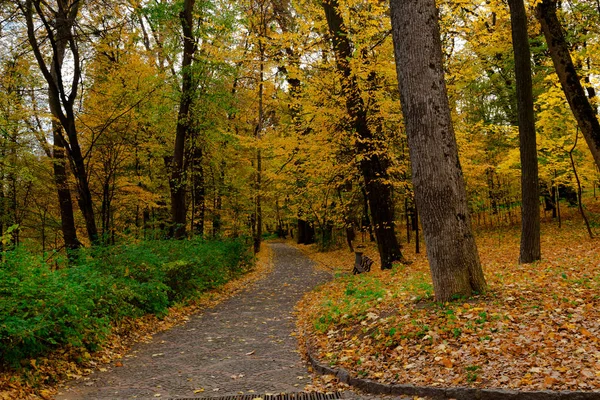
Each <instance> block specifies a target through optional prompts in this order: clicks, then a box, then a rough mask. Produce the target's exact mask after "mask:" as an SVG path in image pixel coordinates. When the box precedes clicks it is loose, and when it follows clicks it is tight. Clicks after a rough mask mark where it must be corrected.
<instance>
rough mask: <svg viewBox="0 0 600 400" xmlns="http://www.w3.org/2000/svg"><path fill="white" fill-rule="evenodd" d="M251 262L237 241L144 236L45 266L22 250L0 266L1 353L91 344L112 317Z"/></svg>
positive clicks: (6, 356)
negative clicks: (61, 265)
mask: <svg viewBox="0 0 600 400" xmlns="http://www.w3.org/2000/svg"><path fill="white" fill-rule="evenodd" d="M251 261H252V258H251V255H250V253H249V252H248V248H247V246H246V245H245V244H244V241H242V240H228V241H218V242H217V241H213V242H209V241H201V240H190V241H146V242H142V243H139V244H132V245H124V246H114V247H106V248H96V249H93V250H90V251H89V252H88V253H87V254H81V257H80V258H79V263H78V265H76V266H73V267H71V268H65V269H60V270H52V268H51V267H50V266H49V265H48V264H47V263H46V262H45V261H44V259H43V258H41V257H38V256H33V255H32V254H31V253H28V252H26V251H23V250H15V251H11V252H7V253H6V260H5V262H4V263H3V264H1V265H0V359H1V360H2V362H4V363H6V364H13V365H17V364H18V362H19V361H20V360H22V359H24V358H31V357H35V356H37V355H40V354H43V353H44V352H47V351H49V350H51V349H53V348H56V347H57V346H62V345H71V346H75V347H85V348H87V349H89V350H94V349H96V348H97V347H98V346H99V345H100V344H101V343H102V341H103V339H104V338H105V337H106V336H107V335H108V333H109V332H110V327H111V324H112V323H115V322H117V321H119V320H120V319H122V318H124V317H139V316H142V315H144V314H147V313H151V314H155V315H158V316H162V315H164V314H165V313H166V312H167V309H168V307H169V306H171V305H172V304H174V302H178V301H184V300H186V299H190V298H192V297H194V296H196V295H198V294H199V293H201V292H203V291H205V290H208V289H211V288H215V287H217V286H219V285H222V284H224V283H225V282H227V281H228V280H229V279H231V278H232V277H235V276H236V275H238V274H240V273H242V272H243V271H244V269H245V267H246V266H248V265H249V264H250V263H251Z"/></svg>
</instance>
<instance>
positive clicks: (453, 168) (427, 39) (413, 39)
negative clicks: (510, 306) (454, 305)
mask: <svg viewBox="0 0 600 400" xmlns="http://www.w3.org/2000/svg"><path fill="white" fill-rule="evenodd" d="M390 3H391V18H392V33H393V39H394V50H395V54H396V70H397V73H398V81H399V87H400V100H401V103H402V111H403V114H404V121H405V124H406V133H407V137H408V145H409V150H410V159H411V163H412V171H413V185H414V188H415V196H416V203H417V204H418V205H419V210H420V213H421V223H422V227H423V234H424V237H425V242H426V244H427V256H428V259H429V264H430V268H431V274H432V278H433V286H434V291H435V297H436V299H437V300H439V301H447V300H451V299H453V298H455V297H456V296H470V295H472V294H473V292H483V291H484V290H485V289H486V283H485V278H484V276H483V271H482V269H481V264H480V261H479V255H478V253H477V246H476V244H475V239H474V237H473V234H472V232H471V219H470V216H469V209H468V205H467V196H466V190H465V183H464V179H463V175H462V170H461V167H460V163H459V159H458V151H457V145H456V138H455V136H454V129H453V127H452V122H451V118H450V107H449V104H448V96H447V93H446V84H445V82H444V70H443V64H442V50H441V40H440V31H439V24H438V13H437V9H436V5H435V0H391V1H390Z"/></svg>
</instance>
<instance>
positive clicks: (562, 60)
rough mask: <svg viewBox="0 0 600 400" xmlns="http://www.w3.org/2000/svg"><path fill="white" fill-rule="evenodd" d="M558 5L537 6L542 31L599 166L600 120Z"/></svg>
mask: <svg viewBox="0 0 600 400" xmlns="http://www.w3.org/2000/svg"><path fill="white" fill-rule="evenodd" d="M556 7H557V2H556V1H555V0H543V1H542V2H540V3H538V5H537V8H536V14H537V18H538V19H539V21H540V23H541V25H542V32H543V33H544V37H545V38H546V42H547V43H548V51H549V53H550V56H551V57H552V62H553V63H554V68H555V70H556V74H557V75H558V79H559V80H560V84H561V86H562V89H563V91H564V93H565V96H566V97H567V101H568V102H569V106H570V107H571V111H572V112H573V116H574V117H575V119H576V120H577V125H578V126H579V129H581V132H582V133H583V137H584V138H585V141H586V142H587V145H588V147H589V149H590V151H591V152H592V156H593V157H594V161H595V162H596V165H597V166H598V167H600V123H599V122H598V118H597V116H596V113H595V111H594V108H593V107H592V105H591V104H590V102H589V100H588V98H587V97H586V93H585V91H584V89H583V86H581V81H580V80H579V76H578V74H577V71H576V70H575V65H574V64H573V60H572V58H571V54H570V53H569V45H568V44H567V41H566V39H565V35H564V33H563V29H562V26H561V24H560V21H559V20H558V18H557V16H556Z"/></svg>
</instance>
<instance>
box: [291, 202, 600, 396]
mask: <svg viewBox="0 0 600 400" xmlns="http://www.w3.org/2000/svg"><path fill="white" fill-rule="evenodd" d="M576 211H577V210H576V209H570V210H566V212H565V210H563V213H565V214H567V215H566V216H563V221H562V227H561V228H558V226H557V223H556V221H552V220H550V218H545V219H543V223H542V260H541V261H539V262H536V263H534V264H530V265H519V264H518V262H517V260H518V257H519V239H520V229H519V226H503V227H495V228H493V229H490V228H488V229H483V228H481V229H479V230H478V231H477V233H476V238H477V244H478V248H479V253H480V257H481V262H482V265H483V268H484V272H485V275H486V279H487V283H488V285H489V291H488V292H487V293H485V294H484V295H479V296H474V297H472V298H469V299H465V300H459V301H456V302H452V303H445V304H442V303H438V302H435V301H434V299H433V287H432V284H431V278H430V274H429V266H428V262H427V257H426V252H425V249H424V247H425V246H424V245H422V246H421V253H420V254H415V252H414V239H413V243H411V244H405V245H404V249H403V253H404V256H405V257H406V258H407V259H408V260H411V261H413V262H412V263H411V264H409V265H395V266H394V268H393V270H391V271H389V270H388V271H381V270H380V269H379V267H378V266H377V265H373V268H372V269H371V272H369V273H365V274H361V275H356V276H353V275H351V274H350V271H351V270H352V265H353V263H354V254H353V253H351V252H350V251H349V250H348V248H344V249H339V250H335V251H330V252H325V253H320V252H318V251H317V250H316V247H315V246H298V247H299V248H302V249H303V250H304V251H305V253H307V254H308V255H309V256H310V257H311V258H312V259H313V260H315V261H316V262H317V263H318V265H320V267H321V268H323V269H324V270H327V271H330V272H331V271H332V272H334V273H335V274H336V276H337V278H336V279H335V280H333V281H331V282H329V283H328V284H326V285H323V286H322V287H320V288H319V290H318V291H317V292H315V293H311V294H310V295H309V296H306V297H305V298H304V300H303V301H302V302H301V303H300V305H299V307H298V310H299V317H300V322H299V327H300V330H301V331H303V332H304V335H306V336H308V337H311V338H312V343H311V346H313V347H314V348H315V350H316V352H317V354H316V355H317V358H319V359H320V360H322V361H323V362H326V363H329V364H330V365H333V366H339V367H343V368H344V369H346V370H348V371H350V372H351V374H353V375H355V376H358V377H364V378H369V379H373V380H375V381H379V382H383V383H401V384H415V385H431V386H440V387H454V386H468V387H480V388H513V389H522V390H573V391H574V390H583V391H598V390H600V251H599V250H598V249H599V245H600V241H599V240H598V239H590V237H589V236H588V233H587V231H586V228H585V226H584V225H583V222H582V219H581V217H580V216H579V214H577V213H576ZM588 213H590V214H591V215H592V216H593V218H592V220H595V221H596V223H597V222H598V220H599V219H598V216H600V206H599V204H598V203H595V204H592V205H589V206H588ZM596 231H597V233H600V232H598V228H597V225H596ZM365 253H366V254H367V255H369V256H370V257H371V258H372V259H374V260H378V256H377V250H376V248H375V247H374V246H372V245H369V244H367V248H366V250H365ZM321 384H322V385H325V386H327V387H332V385H333V386H335V385H334V384H335V379H333V380H332V378H331V377H325V378H323V379H322V381H321ZM316 385H317V386H318V385H319V383H316Z"/></svg>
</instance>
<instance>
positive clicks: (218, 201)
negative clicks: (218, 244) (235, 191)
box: [212, 161, 225, 237]
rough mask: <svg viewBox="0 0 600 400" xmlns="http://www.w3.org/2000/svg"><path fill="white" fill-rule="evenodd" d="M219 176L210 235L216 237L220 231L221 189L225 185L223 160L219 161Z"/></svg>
mask: <svg viewBox="0 0 600 400" xmlns="http://www.w3.org/2000/svg"><path fill="white" fill-rule="evenodd" d="M218 172H219V177H218V179H217V184H216V185H215V199H214V210H213V218H212V225H213V226H212V235H213V237H217V236H219V235H220V233H221V225H222V221H221V212H222V211H223V189H224V185H225V161H222V162H221V167H220V169H219V171H218Z"/></svg>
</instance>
